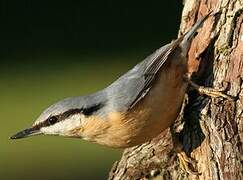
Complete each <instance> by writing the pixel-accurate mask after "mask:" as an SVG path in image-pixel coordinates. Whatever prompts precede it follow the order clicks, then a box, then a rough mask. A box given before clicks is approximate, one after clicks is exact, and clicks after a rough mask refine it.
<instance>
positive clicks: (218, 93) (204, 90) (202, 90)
mask: <svg viewBox="0 0 243 180" xmlns="http://www.w3.org/2000/svg"><path fill="white" fill-rule="evenodd" d="M188 82H189V84H190V85H191V86H192V87H193V88H194V89H195V90H197V91H198V92H199V94H201V95H207V96H210V97H212V98H218V97H223V98H225V99H228V100H231V101H232V100H233V98H232V97H231V96H229V95H227V94H225V93H224V91H225V88H224V87H223V88H220V89H214V88H210V87H204V86H199V85H197V84H196V83H194V82H192V81H191V80H188Z"/></svg>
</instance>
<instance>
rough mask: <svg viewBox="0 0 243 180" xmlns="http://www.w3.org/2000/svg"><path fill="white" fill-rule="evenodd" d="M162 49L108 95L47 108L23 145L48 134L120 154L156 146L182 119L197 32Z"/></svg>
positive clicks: (70, 100) (104, 92)
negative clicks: (148, 143) (151, 142)
mask: <svg viewBox="0 0 243 180" xmlns="http://www.w3.org/2000/svg"><path fill="white" fill-rule="evenodd" d="M208 16H209V14H208V15H206V16H205V17H203V18H202V19H201V20H199V21H198V22H197V23H196V24H195V25H194V26H193V27H192V28H191V30H189V31H188V32H187V33H186V34H185V35H183V36H181V37H180V38H178V39H177V40H175V41H172V42H171V43H169V44H167V45H165V46H163V47H161V48H159V49H158V50H156V51H155V52H154V53H153V54H151V55H150V56H148V57H147V58H146V59H144V60H143V61H142V62H140V63H139V64H137V65H136V66H135V67H134V68H132V69H131V70H130V71H128V72H127V73H126V74H124V75H122V76H121V77H120V78H119V79H117V80H116V81H115V82H113V83H112V84H111V85H109V86H108V87H106V88H105V89H103V90H101V91H98V92H96V93H94V94H91V95H88V96H80V97H71V98H67V99H64V100H61V101H59V102H57V103H56V104H53V105H52V106H50V107H49V108H47V109H46V110H45V111H44V112H43V113H42V114H41V115H40V117H39V118H38V119H37V120H36V122H35V123H34V124H33V125H32V127H30V128H28V129H25V130H23V131H20V132H18V133H17V134H15V135H13V136H12V137H11V139H19V138H24V137H28V136H32V135H38V134H47V135H61V136H67V137H75V138H82V139H85V140H89V141H92V142H96V143H99V144H103V145H107V146H110V147H116V148H126V147H131V146H135V145H139V144H142V143H144V142H146V141H149V140H151V139H152V138H154V137H155V136H157V135H158V134H159V133H161V132H162V131H163V130H165V129H166V128H168V127H169V126H171V125H172V123H173V122H174V120H175V119H176V118H177V116H178V114H179V112H180V108H181V106H182V102H183V99H184V95H185V93H186V89H187V86H188V83H187V82H186V81H185V80H184V79H183V78H184V76H185V74H186V73H187V53H188V49H189V47H190V44H191V40H192V39H193V37H194V35H195V33H196V31H197V29H198V28H199V27H200V26H201V25H202V24H203V22H204V21H205V20H206V19H207V18H208Z"/></svg>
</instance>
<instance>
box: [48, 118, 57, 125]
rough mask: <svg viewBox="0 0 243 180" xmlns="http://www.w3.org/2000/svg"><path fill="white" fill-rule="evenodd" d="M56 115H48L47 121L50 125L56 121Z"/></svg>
mask: <svg viewBox="0 0 243 180" xmlns="http://www.w3.org/2000/svg"><path fill="white" fill-rule="evenodd" d="M57 120H58V119H57V117H56V116H52V117H50V118H49V119H48V123H49V124H50V125H53V124H55V123H56V122H57Z"/></svg>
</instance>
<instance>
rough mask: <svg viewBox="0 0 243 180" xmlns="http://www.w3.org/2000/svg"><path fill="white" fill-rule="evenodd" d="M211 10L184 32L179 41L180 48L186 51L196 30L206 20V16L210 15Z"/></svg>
mask: <svg viewBox="0 0 243 180" xmlns="http://www.w3.org/2000/svg"><path fill="white" fill-rule="evenodd" d="M211 13H212V11H211V12H209V13H208V14H207V15H206V16H204V17H203V18H202V19H200V20H199V21H197V22H196V24H194V25H193V26H192V28H191V29H190V30H189V31H188V32H186V34H185V35H184V37H183V40H182V41H181V43H180V47H181V48H182V50H183V51H184V52H185V53H187V51H188V49H189V46H190V44H191V41H192V39H193V38H194V36H195V34H196V32H197V30H198V29H199V28H200V27H201V26H202V25H203V23H204V22H205V21H206V20H207V18H208V17H209V16H210V15H211Z"/></svg>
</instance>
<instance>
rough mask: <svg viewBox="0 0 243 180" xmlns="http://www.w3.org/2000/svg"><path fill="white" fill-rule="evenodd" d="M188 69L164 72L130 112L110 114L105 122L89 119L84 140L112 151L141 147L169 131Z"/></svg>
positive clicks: (103, 120) (170, 69) (84, 128)
mask: <svg viewBox="0 0 243 180" xmlns="http://www.w3.org/2000/svg"><path fill="white" fill-rule="evenodd" d="M184 73H185V69H183V68H181V67H180V66H178V67H176V66H174V67H167V68H164V69H162V70H161V72H160V74H159V76H158V78H156V80H155V81H154V82H153V85H152V88H151V89H150V91H149V93H148V94H147V95H146V96H145V97H144V98H143V99H142V100H141V101H140V102H138V103H137V104H136V105H135V106H134V107H133V108H131V109H130V110H129V111H128V112H116V111H114V112H110V113H109V114H108V116H107V117H106V119H101V118H98V117H95V116H93V117H90V118H89V120H87V121H86V123H85V124H83V130H82V136H83V137H84V138H85V139H87V140H90V141H94V142H97V143H99V144H104V145H107V146H111V147H118V148H125V147H131V146H135V145H138V144H142V143H144V142H146V141H149V140H151V139H152V138H154V137H155V136H157V135H158V134H159V133H160V132H162V131H163V130H165V129H166V128H168V127H169V126H170V125H171V124H172V123H173V122H174V120H175V119H176V118H177V116H178V114H179V112H180V108H181V105H182V102H183V98H184V95H185V91H186V84H185V82H184V81H183V75H184Z"/></svg>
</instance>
